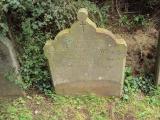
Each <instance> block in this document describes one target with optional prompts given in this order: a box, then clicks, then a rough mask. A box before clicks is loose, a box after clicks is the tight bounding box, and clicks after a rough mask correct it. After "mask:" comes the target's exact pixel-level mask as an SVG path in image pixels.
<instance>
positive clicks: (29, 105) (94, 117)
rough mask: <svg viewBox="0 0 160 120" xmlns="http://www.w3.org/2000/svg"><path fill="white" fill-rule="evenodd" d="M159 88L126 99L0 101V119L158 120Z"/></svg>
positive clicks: (52, 97) (91, 97) (35, 97)
mask: <svg viewBox="0 0 160 120" xmlns="http://www.w3.org/2000/svg"><path fill="white" fill-rule="evenodd" d="M159 113H160V88H158V89H157V90H155V91H154V92H153V94H152V96H144V95H143V94H142V93H136V94H131V95H130V96H129V99H128V100H123V99H119V98H107V97H106V98H105V97H98V96H95V95H85V96H76V97H71V96H70V97H69V96H59V95H55V94H50V97H46V96H42V95H32V96H26V97H20V98H17V99H14V100H8V99H3V100H0V120H160V114H159Z"/></svg>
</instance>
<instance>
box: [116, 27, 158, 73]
mask: <svg viewBox="0 0 160 120" xmlns="http://www.w3.org/2000/svg"><path fill="white" fill-rule="evenodd" d="M118 35H120V36H121V37H122V38H123V39H124V40H125V41H126V43H127V46H128V52H127V61H126V66H128V67H131V68H132V70H133V73H134V75H137V74H140V73H154V72H155V62H156V47H157V42H158V31H157V30H156V29H154V28H150V29H148V30H146V31H143V30H137V31H136V32H133V33H127V32H122V33H120V32H119V33H118Z"/></svg>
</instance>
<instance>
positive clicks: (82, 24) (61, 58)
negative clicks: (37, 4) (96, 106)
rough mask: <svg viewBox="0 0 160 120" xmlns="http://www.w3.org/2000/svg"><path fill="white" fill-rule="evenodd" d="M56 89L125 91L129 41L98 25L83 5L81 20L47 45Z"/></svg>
mask: <svg viewBox="0 0 160 120" xmlns="http://www.w3.org/2000/svg"><path fill="white" fill-rule="evenodd" d="M44 51H45V55H46V57H47V59H48V61H49V67H50V70H51V75H52V79H53V84H54V87H55V91H56V92H57V93H60V94H65V95H77V94H78V95H79V94H85V93H88V92H89V93H95V94H97V95H103V96H107V95H108V96H112V95H115V96H120V95H121V94H122V88H123V79H124V69H125V61H126V53H127V45H126V43H125V41H124V40H123V39H121V38H116V37H115V35H113V34H112V32H110V31H108V30H107V29H103V28H97V26H96V24H95V23H94V22H92V21H91V20H90V19H89V18H88V12H87V10H86V9H84V8H82V9H80V10H79V12H78V21H77V22H75V23H74V24H73V25H72V26H71V28H70V29H66V30H63V31H61V32H60V33H59V34H58V35H57V36H56V38H55V40H49V41H47V42H46V44H45V46H44Z"/></svg>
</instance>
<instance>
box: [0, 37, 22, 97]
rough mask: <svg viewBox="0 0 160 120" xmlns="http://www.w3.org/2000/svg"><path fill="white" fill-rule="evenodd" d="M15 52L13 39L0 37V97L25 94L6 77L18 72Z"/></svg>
mask: <svg viewBox="0 0 160 120" xmlns="http://www.w3.org/2000/svg"><path fill="white" fill-rule="evenodd" d="M14 52H15V51H14V48H13V45H12V43H11V41H10V40H8V39H6V38H0V98H1V97H8V96H19V95H23V94H24V93H23V91H22V90H21V89H20V88H19V87H18V86H16V85H15V84H14V83H13V82H10V81H9V80H7V79H6V76H7V74H8V73H10V72H13V71H14V74H18V63H17V60H16V56H15V53H14ZM17 80H18V77H17Z"/></svg>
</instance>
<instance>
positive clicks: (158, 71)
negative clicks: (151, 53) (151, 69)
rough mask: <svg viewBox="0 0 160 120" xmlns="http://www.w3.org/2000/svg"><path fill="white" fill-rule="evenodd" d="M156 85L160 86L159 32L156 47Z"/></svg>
mask: <svg viewBox="0 0 160 120" xmlns="http://www.w3.org/2000/svg"><path fill="white" fill-rule="evenodd" d="M156 84H157V85H160V32H159V38H158V45H157V64H156Z"/></svg>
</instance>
